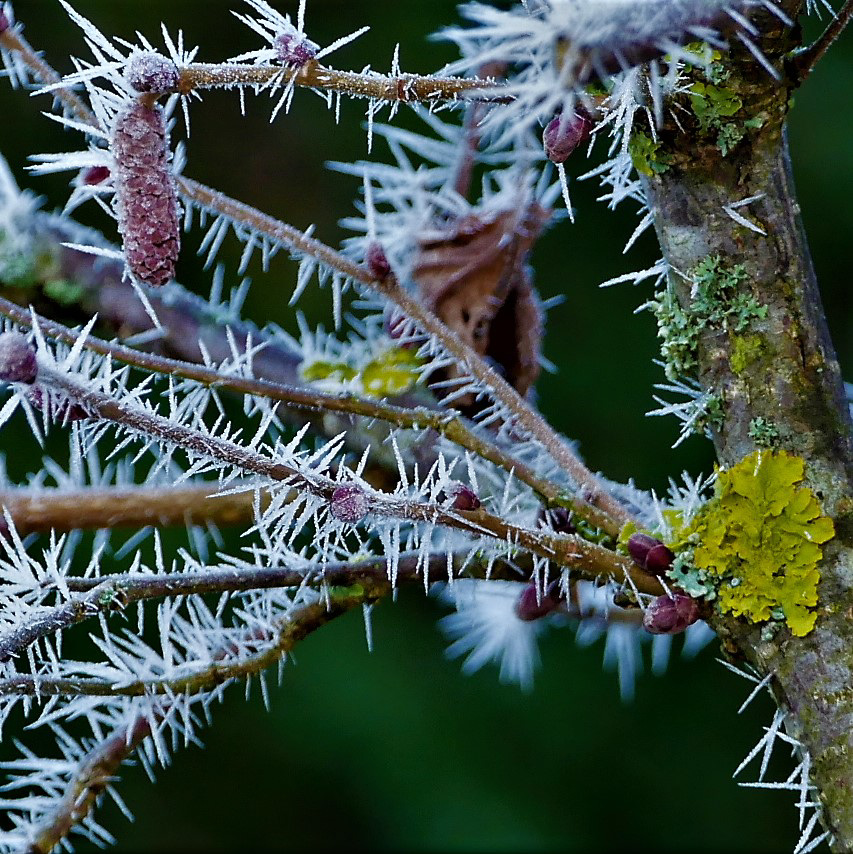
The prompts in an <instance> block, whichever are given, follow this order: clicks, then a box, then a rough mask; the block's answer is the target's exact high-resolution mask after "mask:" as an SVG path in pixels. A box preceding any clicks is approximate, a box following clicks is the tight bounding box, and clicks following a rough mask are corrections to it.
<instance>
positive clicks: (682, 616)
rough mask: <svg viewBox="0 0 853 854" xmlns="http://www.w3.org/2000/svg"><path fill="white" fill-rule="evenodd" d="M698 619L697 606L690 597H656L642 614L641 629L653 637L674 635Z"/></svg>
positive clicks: (680, 595)
mask: <svg viewBox="0 0 853 854" xmlns="http://www.w3.org/2000/svg"><path fill="white" fill-rule="evenodd" d="M698 619H699V606H698V605H697V604H696V600H695V599H692V598H691V597H690V596H684V595H682V594H680V593H675V594H673V595H672V596H658V598H657V599H655V600H654V602H652V603H651V605H649V607H648V608H646V612H645V614H643V628H644V629H645V630H646V631H647V632H651V633H652V634H653V635H676V634H678V633H679V632H683V631H684V630H685V629H686V628H688V627H689V626H692V625H693V623H695V622H696V621H697V620H698Z"/></svg>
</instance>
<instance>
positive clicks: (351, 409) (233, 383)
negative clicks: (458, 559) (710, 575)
mask: <svg viewBox="0 0 853 854" xmlns="http://www.w3.org/2000/svg"><path fill="white" fill-rule="evenodd" d="M0 314H2V315H4V316H6V317H8V318H9V319H11V320H13V321H15V322H16V323H19V324H21V325H23V326H30V327H31V326H32V325H33V324H34V323H36V324H38V327H39V329H40V330H41V332H42V333H43V334H44V335H46V336H47V337H49V338H53V339H57V340H60V341H64V342H65V343H67V344H72V345H73V344H74V342H75V341H76V340H77V339H78V338H79V333H76V332H74V331H73V330H72V329H69V328H68V327H67V326H63V325H62V324H61V323H57V322H55V321H51V320H47V319H46V318H42V317H40V316H38V315H35V314H34V313H32V312H30V311H26V310H24V309H23V308H21V307H20V306H18V305H16V304H15V303H13V302H9V301H8V300H6V299H3V298H2V297H0ZM86 347H87V348H88V349H90V350H93V351H95V352H96V353H101V354H102V355H105V356H110V357H111V358H114V359H116V360H117V361H120V362H123V363H125V364H129V365H133V366H134V367H137V368H142V369H145V370H151V371H155V372H157V373H159V374H163V375H166V376H179V377H183V378H185V379H191V380H195V381H197V382H200V383H202V384H204V385H206V386H210V387H214V388H221V389H227V390H229V391H234V392H238V393H240V394H252V395H257V396H258V397H265V398H269V399H271V400H278V401H281V402H282V403H285V404H287V405H288V406H289V407H293V408H296V409H301V410H306V411H309V412H339V413H343V414H347V415H357V416H364V417H366V418H377V419H380V420H382V421H385V422H387V423H389V424H393V425H394V426H396V427H402V428H406V429H420V430H423V429H426V428H430V429H433V430H435V431H436V432H437V433H441V434H442V435H443V436H445V437H446V438H447V439H449V440H450V441H452V442H454V443H455V444H457V445H459V446H460V447H463V448H466V449H467V450H469V451H472V452H473V453H475V454H477V455H478V456H479V457H481V458H483V459H484V460H488V461H489V462H491V463H494V464H495V465H497V466H499V467H500V468H502V469H504V471H507V472H512V473H513V474H514V475H515V477H517V478H518V479H519V480H520V481H522V482H523V483H526V484H527V485H528V486H529V487H530V488H531V489H533V490H534V491H535V492H536V493H537V494H538V495H540V496H541V497H542V498H543V499H544V500H545V501H546V503H547V504H549V505H553V506H567V507H570V508H571V509H572V510H573V511H574V512H575V513H577V515H578V516H580V517H582V518H584V519H586V520H587V521H588V522H589V523H590V524H592V525H595V526H596V527H597V528H600V529H602V530H604V531H607V533H609V534H611V536H616V535H618V533H619V531H618V529H614V526H613V524H612V521H611V520H610V519H609V517H607V516H606V515H605V514H604V513H602V512H601V510H599V508H597V507H595V506H594V505H591V504H589V503H587V502H585V501H584V500H583V499H582V498H580V497H577V498H574V497H573V498H572V499H571V500H569V499H567V497H566V495H565V491H564V490H563V489H561V487H560V486H559V485H558V484H556V483H554V482H553V481H550V480H548V479H547V478H543V477H541V476H539V475H537V474H536V472H534V471H533V469H531V468H530V467H529V466H527V465H525V464H524V463H522V462H521V461H520V460H517V459H516V458H515V457H513V456H512V455H511V454H509V453H507V452H506V451H504V450H503V449H502V448H500V447H499V446H498V445H496V444H494V443H493V442H490V441H488V440H487V439H485V438H483V437H482V436H479V435H477V434H476V433H475V432H474V431H473V430H472V429H471V428H470V427H468V426H467V425H466V424H465V422H464V420H463V419H462V417H461V416H460V415H458V414H457V413H448V412H442V411H440V410H433V409H427V408H426V407H422V406H421V407H404V406H395V405H393V404H387V403H383V402H381V401H375V400H366V399H364V398H359V397H357V396H355V395H352V394H345V395H333V394H327V393H324V392H321V391H316V390H314V389H310V390H309V389H305V388H300V387H297V386H289V385H285V384H283V383H274V382H270V381H268V380H262V379H252V378H247V377H241V376H235V375H231V374H224V373H222V372H221V371H218V370H216V369H215V368H208V367H205V366H203V365H197V364H194V363H192V362H183V361H179V360H176V359H169V358H167V357H165V356H160V355H157V354H155V353H145V352H142V351H140V350H136V349H134V348H132V347H126V346H123V345H121V344H115V343H111V342H109V341H104V340H102V339H100V338H97V337H94V336H89V337H87V339H86Z"/></svg>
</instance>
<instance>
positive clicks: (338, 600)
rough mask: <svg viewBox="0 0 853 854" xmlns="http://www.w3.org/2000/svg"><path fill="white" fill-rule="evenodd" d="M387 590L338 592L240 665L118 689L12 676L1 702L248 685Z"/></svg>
mask: <svg viewBox="0 0 853 854" xmlns="http://www.w3.org/2000/svg"><path fill="white" fill-rule="evenodd" d="M388 589H389V583H388V580H387V579H378V580H377V581H376V582H375V583H373V582H370V581H368V580H367V579H364V580H362V581H361V582H360V583H359V585H358V586H357V587H354V588H353V589H352V590H344V591H342V592H337V593H335V594H334V595H330V596H329V597H328V600H326V599H323V600H322V601H318V602H315V603H312V604H310V605H305V606H302V607H301V608H299V609H297V610H296V611H294V612H293V613H292V614H291V615H288V616H286V617H283V618H282V620H281V621H280V623H279V628H278V632H277V635H276V636H275V637H274V638H269V639H267V642H269V646H267V647H266V648H265V649H263V650H261V651H260V652H258V653H256V654H255V655H250V656H246V657H242V658H241V659H240V660H239V661H235V662H231V663H223V662H221V661H213V662H211V663H210V664H209V665H207V666H205V667H203V668H201V669H197V670H195V671H194V672H192V673H188V674H186V675H184V676H177V677H174V678H171V679H168V678H164V679H137V680H134V681H129V682H122V683H118V684H114V682H109V681H104V680H101V679H89V678H67V679H66V678H52V677H45V676H36V677H33V676H12V677H10V678H9V679H5V680H0V696H4V695H9V694H30V693H38V694H42V695H45V696H51V695H57V694H58V695H78V694H89V695H93V696H99V697H118V696H130V697H139V696H142V695H146V694H147V695H151V694H167V695H181V694H198V693H201V692H204V691H210V690H212V689H214V688H216V687H217V686H219V685H222V684H223V683H225V682H229V681H231V680H234V679H245V678H247V677H249V676H254V675H255V674H257V673H260V672H261V671H263V670H266V669H267V668H269V667H271V666H272V665H273V664H275V663H276V662H278V661H279V659H281V658H282V657H283V656H284V655H286V654H287V653H288V652H290V650H291V649H293V647H294V646H295V645H296V643H297V642H298V641H300V640H302V639H303V638H304V637H306V636H307V635H308V634H310V633H311V632H313V631H315V630H316V629H318V628H320V627H321V626H323V625H325V624H326V623H328V622H329V621H331V620H333V619H334V618H335V617H338V616H340V615H341V614H344V613H346V612H347V611H349V610H351V609H352V608H354V607H356V606H358V605H363V604H368V603H371V602H374V601H376V600H377V599H378V598H381V597H382V596H383V595H385V594H386V593H387V592H388ZM258 642H259V643H263V642H264V639H258ZM224 652H225V651H223V653H224Z"/></svg>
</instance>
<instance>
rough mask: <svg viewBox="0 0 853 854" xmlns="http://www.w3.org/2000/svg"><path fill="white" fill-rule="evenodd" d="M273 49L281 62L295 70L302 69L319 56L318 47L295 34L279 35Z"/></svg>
mask: <svg viewBox="0 0 853 854" xmlns="http://www.w3.org/2000/svg"><path fill="white" fill-rule="evenodd" d="M273 48H274V49H275V52H276V56H277V58H278V60H279V62H281V63H282V64H283V65H290V66H292V67H294V68H301V67H302V66H303V65H305V63H306V62H310V61H311V60H312V59H314V58H315V57H316V56H317V46H316V45H315V44H314V43H313V42H310V41H308V40H307V39H304V38H302V37H301V36H299V35H297V34H295V33H279V34H278V35H277V36H276V37H275V39H274V41H273Z"/></svg>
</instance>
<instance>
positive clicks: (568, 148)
mask: <svg viewBox="0 0 853 854" xmlns="http://www.w3.org/2000/svg"><path fill="white" fill-rule="evenodd" d="M591 130H592V122H591V121H590V119H589V117H588V116H587V115H586V114H585V113H584V112H576V113H572V115H571V116H567V115H562V114H561V115H559V116H555V117H554V118H553V119H551V121H550V122H548V124H547V126H546V127H545V130H544V132H543V133H542V143H543V145H544V146H545V155H546V156H547V158H548V159H549V160H550V161H551V162H552V163H565V161H566V160H567V159H568V157H569V155H570V154H571V153H572V152H573V151H574V150H575V149H576V148H577V147H578V146H579V145H580V144H581V143H582V142H583V141H584V140H585V139H588V138H589V134H590V131H591Z"/></svg>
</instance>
